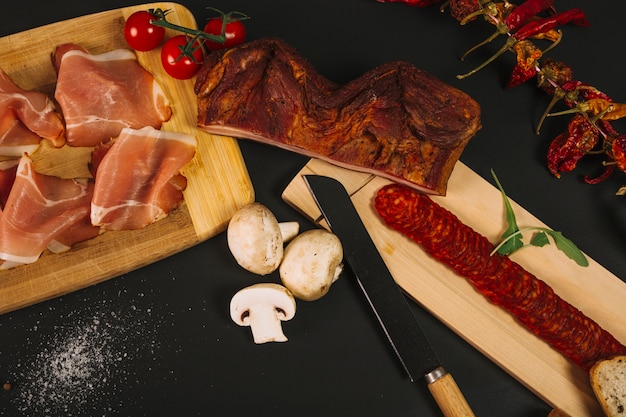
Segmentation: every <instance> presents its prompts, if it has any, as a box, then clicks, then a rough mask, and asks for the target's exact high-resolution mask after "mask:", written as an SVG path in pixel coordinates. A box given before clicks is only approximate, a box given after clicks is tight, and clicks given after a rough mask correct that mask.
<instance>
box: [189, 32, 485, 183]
mask: <svg viewBox="0 0 626 417" xmlns="http://www.w3.org/2000/svg"><path fill="white" fill-rule="evenodd" d="M195 92H196V94H197V96H198V125H199V127H201V128H202V129H204V130H206V131H207V132H209V133H213V134H221V135H229V136H236V137H240V138H246V139H252V140H256V141H260V142H264V143H268V144H271V145H275V146H279V147H282V148H286V149H289V150H291V151H294V152H298V153H301V154H305V155H308V156H313V157H317V158H320V159H324V160H326V161H328V162H331V163H333V164H336V165H340V166H344V167H347V168H351V169H355V170H359V171H364V172H371V173H375V174H378V175H380V176H384V177H387V178H390V179H392V180H394V181H397V182H401V183H404V184H407V185H409V186H412V187H414V188H417V189H419V190H421V191H423V192H427V193H431V194H440V195H444V194H445V193H446V185H447V181H448V178H449V176H450V174H451V172H452V168H453V167H454V164H455V162H456V161H457V160H458V158H459V157H460V155H461V153H462V152H463V149H464V148H465V145H466V144H467V142H468V141H469V140H470V139H471V138H472V137H473V136H474V135H475V134H476V132H477V131H478V130H479V129H480V107H479V105H478V104H477V103H476V102H475V101H474V100H473V99H472V98H471V97H469V96H468V95H467V94H465V93H464V92H462V91H460V90H458V89H456V88H454V87H451V86H449V85H447V84H446V83H444V82H442V81H441V80H439V79H438V78H437V77H435V76H433V75H432V74H429V73H428V72H426V71H424V70H421V69H418V68H416V67H414V66H413V65H412V64H410V63H407V62H390V63H387V64H384V65H382V66H379V67H376V68H374V69H372V70H370V71H368V72H366V73H365V74H363V75H362V76H360V77H359V78H357V79H355V80H354V81H351V82H349V83H348V84H346V85H344V86H339V85H337V84H335V83H333V82H331V81H329V80H328V79H326V78H324V77H323V76H322V75H320V74H319V73H317V72H316V71H315V69H314V68H313V66H312V65H310V64H309V63H308V62H307V61H306V60H305V59H304V58H303V57H302V56H301V55H299V54H298V52H297V51H296V50H295V49H294V48H293V47H291V46H290V45H288V44H286V43H285V42H284V41H282V40H280V39H274V38H264V39H260V40H257V41H254V42H250V43H247V44H244V45H242V46H240V47H237V48H234V49H230V50H227V51H221V52H215V53H211V54H209V56H208V58H207V59H206V60H205V63H204V64H203V67H202V69H201V70H200V73H199V75H198V77H197V81H196V85H195Z"/></svg>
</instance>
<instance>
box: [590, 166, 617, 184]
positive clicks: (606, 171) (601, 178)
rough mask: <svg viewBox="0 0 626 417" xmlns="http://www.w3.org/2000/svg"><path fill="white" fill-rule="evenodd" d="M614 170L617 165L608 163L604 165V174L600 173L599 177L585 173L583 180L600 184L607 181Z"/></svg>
mask: <svg viewBox="0 0 626 417" xmlns="http://www.w3.org/2000/svg"><path fill="white" fill-rule="evenodd" d="M614 171H615V165H606V166H605V167H604V171H602V174H600V175H598V176H597V177H593V178H591V177H590V176H588V175H585V177H583V181H585V183H587V184H591V185H596V184H600V183H601V182H603V181H606V180H607V179H609V177H610V176H611V175H613V172H614Z"/></svg>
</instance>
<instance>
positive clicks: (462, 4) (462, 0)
mask: <svg viewBox="0 0 626 417" xmlns="http://www.w3.org/2000/svg"><path fill="white" fill-rule="evenodd" d="M449 3H450V14H451V15H452V17H454V18H455V19H456V20H458V21H459V22H462V21H464V20H465V18H466V17H467V16H470V15H472V14H473V13H474V12H476V11H477V10H480V9H481V8H482V7H481V5H480V1H479V0H450V2H449Z"/></svg>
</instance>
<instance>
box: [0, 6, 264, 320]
mask: <svg viewBox="0 0 626 417" xmlns="http://www.w3.org/2000/svg"><path fill="white" fill-rule="evenodd" d="M149 8H161V9H164V10H166V9H169V10H171V13H169V14H168V20H169V21H171V22H172V23H175V24H178V25H182V26H186V27H194V28H195V27H196V22H195V19H194V17H193V15H192V14H191V12H189V10H187V9H186V8H184V7H182V6H180V5H178V4H175V3H151V4H144V5H138V6H134V7H127V8H123V9H117V10H111V11H106V12H102V13H96V14H92V15H88V16H84V17H79V18H76V19H71V20H66V21H63V22H59V23H54V24H51V25H47V26H43V27H40V28H37V29H33V30H29V31H25V32H21V33H17V34H14V35H9V36H6V37H4V38H1V39H0V56H1V58H0V68H2V69H3V70H4V71H5V72H6V73H8V74H9V76H10V77H11V78H12V79H13V81H14V82H15V83H16V84H17V85H19V86H20V87H22V88H24V89H27V90H38V91H43V92H45V93H48V94H49V95H52V94H53V93H54V87H55V81H56V74H55V71H54V69H53V67H52V64H51V60H50V56H51V53H52V52H53V50H54V48H55V46H57V45H59V44H62V43H69V42H71V43H78V44H81V45H83V46H84V47H86V48H87V49H88V50H89V51H90V52H91V53H94V54H97V53H102V52H106V51H109V50H112V49H115V48H128V46H127V45H126V43H125V41H124V35H123V27H124V22H125V19H126V18H127V17H128V16H130V15H131V14H132V13H134V12H135V11H138V10H147V9H149ZM174 33H175V32H172V31H168V32H167V33H166V37H169V36H171V35H173V34H174ZM159 53H160V49H157V50H154V51H150V52H139V53H138V59H139V62H140V63H141V64H142V65H143V66H144V68H146V69H147V70H148V71H150V72H151V73H152V74H153V75H154V76H155V78H156V79H157V80H158V81H159V83H160V84H161V86H162V87H163V88H164V90H165V91H166V94H167V95H168V97H169V99H170V102H171V104H172V108H173V117H172V119H171V120H170V121H169V122H167V123H165V124H164V125H163V127H162V129H164V130H172V131H179V132H185V133H190V134H192V135H194V136H195V137H196V139H197V141H198V149H197V152H196V155H195V157H194V159H193V160H192V161H191V162H190V163H189V164H188V165H187V166H186V167H185V168H184V170H183V174H184V175H185V176H186V177H187V180H188V185H187V189H186V190H185V193H184V196H185V201H184V203H183V205H182V206H181V207H179V208H178V209H176V210H175V211H174V212H173V213H171V214H170V216H168V217H167V218H165V219H163V220H160V221H158V222H157V223H155V224H153V225H151V226H148V227H146V228H144V229H142V230H137V231H123V232H107V233H104V234H102V235H100V236H99V237H97V238H95V239H92V240H90V241H87V242H84V243H81V244H78V245H77V246H75V247H74V248H73V249H72V250H71V251H70V252H67V253H64V254H50V253H44V254H43V255H42V257H41V258H40V259H39V260H38V261H37V262H35V263H34V264H31V265H25V266H20V267H18V268H14V269H11V270H7V271H0V313H5V312H8V311H11V310H15V309H18V308H21V307H25V306H28V305H31V304H34V303H36V302H39V301H42V300H46V299H49V298H52V297H57V296H60V295H62V294H66V293H69V292H71V291H75V290H78V289H81V288H84V287H87V286H89V285H92V284H96V283H98V282H101V281H104V280H107V279H109V278H112V277H115V276H118V275H121V274H123V273H126V272H128V271H131V270H134V269H136V268H139V267H141V266H143V265H147V264H149V263H152V262H155V261H157V260H159V259H162V258H165V257H167V256H169V255H172V254H174V253H177V252H179V251H181V250H183V249H185V248H188V247H191V246H193V245H195V244H197V243H199V242H202V241H204V240H206V239H208V238H210V237H212V236H214V235H216V234H217V233H219V232H221V231H223V230H224V229H225V228H226V225H227V224H228V221H229V220H230V218H231V216H232V215H233V213H234V212H235V211H236V210H237V209H238V208H240V207H241V206H242V205H244V204H247V203H249V202H252V201H254V190H253V188H252V183H251V181H250V177H249V175H248V171H247V169H246V166H245V164H244V161H243V157H242V155H241V152H240V149H239V146H238V144H237V142H236V140H234V139H233V138H229V137H221V136H214V135H209V134H207V133H204V132H201V131H200V130H198V129H197V128H196V115H197V110H196V97H195V95H194V93H193V84H194V80H193V79H192V80H186V81H178V80H175V79H173V78H171V77H169V76H168V75H167V74H166V73H165V72H164V71H163V69H162V67H161V64H160V56H159ZM90 152H91V149H90V148H71V147H68V146H65V147H63V148H61V149H54V148H52V147H50V146H48V145H47V144H45V143H44V145H43V146H42V147H41V148H40V149H39V150H38V151H37V152H35V153H34V154H33V155H32V158H33V160H34V161H35V167H36V169H37V170H38V171H40V172H42V173H46V174H50V175H57V176H61V177H85V176H88V175H89V173H88V170H87V161H88V160H89V157H90Z"/></svg>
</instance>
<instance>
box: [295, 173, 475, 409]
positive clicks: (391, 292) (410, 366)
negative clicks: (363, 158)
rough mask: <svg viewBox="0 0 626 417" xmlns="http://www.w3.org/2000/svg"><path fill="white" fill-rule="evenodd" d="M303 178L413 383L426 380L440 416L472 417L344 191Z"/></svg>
mask: <svg viewBox="0 0 626 417" xmlns="http://www.w3.org/2000/svg"><path fill="white" fill-rule="evenodd" d="M303 177H304V180H305V182H306V184H307V186H308V188H309V190H310V192H311V194H312V195H313V198H314V199H315V202H316V204H317V206H318V207H319V209H320V211H321V212H322V215H323V216H324V218H325V219H326V222H327V223H328V226H329V227H330V229H331V231H332V232H333V233H334V234H335V235H337V237H338V238H339V240H340V241H341V243H342V246H343V251H344V260H345V261H346V263H347V264H348V266H349V267H350V269H351V271H352V273H353V274H354V276H355V278H356V280H357V282H358V284H359V287H360V288H361V290H362V291H363V294H364V295H365V297H366V299H367V301H368V303H369V305H370V307H371V308H372V310H373V312H374V314H375V316H376V318H377V319H378V322H379V324H380V325H381V327H382V329H383V331H384V333H385V335H386V336H387V339H388V340H389V342H390V343H391V346H392V348H393V350H394V351H395V353H396V355H397V356H398V358H399V359H400V363H401V364H402V366H403V368H404V369H405V371H406V372H407V374H408V376H409V379H410V380H411V382H414V381H415V380H417V379H420V378H424V379H425V381H426V383H427V386H428V389H429V391H430V393H431V395H432V396H433V398H434V399H435V401H436V402H437V405H438V406H439V408H440V410H441V411H442V413H443V415H444V416H446V417H460V416H463V417H472V416H474V413H473V411H472V409H471V408H470V406H469V404H468V403H467V401H466V399H465V397H464V396H463V394H462V393H461V390H460V389H459V387H458V385H457V384H456V382H455V381H454V378H453V377H452V375H451V374H449V373H448V372H447V371H446V370H445V369H444V367H443V366H442V365H441V363H440V361H439V359H438V358H437V355H436V354H435V352H434V350H433V349H432V347H431V345H430V343H429V342H428V340H427V339H426V336H425V335H424V333H423V331H422V329H421V327H420V325H419V323H418V322H417V319H416V318H415V315H414V314H413V312H412V311H411V309H410V307H409V304H408V301H407V299H406V297H405V296H404V294H403V292H402V290H401V288H400V287H399V286H398V285H397V284H396V282H395V280H394V278H393V276H392V275H391V272H389V269H388V268H387V265H386V264H385V262H384V260H383V258H382V256H381V255H380V253H379V252H378V249H377V248H376V245H375V244H374V242H373V241H372V238H371V237H370V235H369V233H368V231H367V229H366V228H365V225H364V224H363V221H362V220H361V217H360V216H359V213H358V212H357V210H356V208H355V207H354V204H353V203H352V200H351V198H350V195H349V194H348V192H347V191H346V189H345V188H344V186H343V185H342V184H341V183H340V182H339V181H337V180H336V179H334V178H330V177H325V176H319V175H304V176H303Z"/></svg>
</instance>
